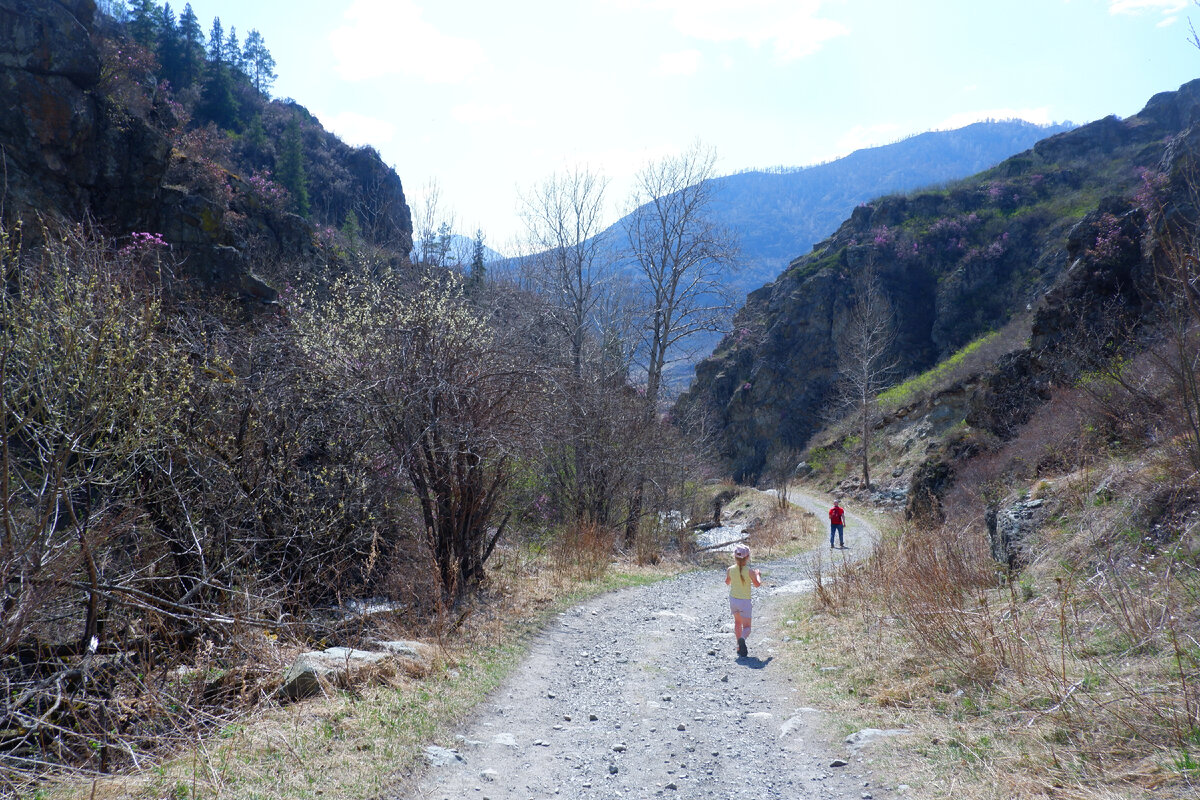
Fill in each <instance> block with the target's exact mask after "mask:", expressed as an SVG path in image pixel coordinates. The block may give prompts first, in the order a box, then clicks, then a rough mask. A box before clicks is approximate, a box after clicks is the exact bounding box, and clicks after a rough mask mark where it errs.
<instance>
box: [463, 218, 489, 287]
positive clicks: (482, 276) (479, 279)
mask: <svg viewBox="0 0 1200 800" xmlns="http://www.w3.org/2000/svg"><path fill="white" fill-rule="evenodd" d="M485 280H487V265H486V264H485V263H484V248H483V228H476V229H475V246H474V247H473V248H472V250H471V274H470V276H469V277H468V278H467V288H468V289H470V290H472V291H474V290H477V289H478V288H479V287H481V286H483V282H484V281H485Z"/></svg>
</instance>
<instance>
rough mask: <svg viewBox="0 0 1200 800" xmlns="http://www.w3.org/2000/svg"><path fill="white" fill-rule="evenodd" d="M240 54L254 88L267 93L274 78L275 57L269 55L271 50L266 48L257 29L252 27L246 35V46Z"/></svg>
mask: <svg viewBox="0 0 1200 800" xmlns="http://www.w3.org/2000/svg"><path fill="white" fill-rule="evenodd" d="M242 55H243V57H244V58H245V60H246V72H247V74H248V75H249V76H250V80H251V82H253V83H254V88H255V89H258V91H260V92H262V93H263V94H267V93H269V92H270V90H271V85H272V84H273V83H275V78H276V75H275V59H274V58H272V57H271V51H270V50H268V49H267V44H266V42H265V41H263V37H262V34H261V33H259V32H258V30H257V29H254V28H252V29H251V30H250V33H249V34H248V35H247V36H246V47H245V49H244V50H243V51H242Z"/></svg>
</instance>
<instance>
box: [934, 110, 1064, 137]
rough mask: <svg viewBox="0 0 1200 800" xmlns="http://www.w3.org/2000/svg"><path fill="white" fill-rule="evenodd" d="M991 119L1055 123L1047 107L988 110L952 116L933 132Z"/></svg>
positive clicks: (1037, 123)
mask: <svg viewBox="0 0 1200 800" xmlns="http://www.w3.org/2000/svg"><path fill="white" fill-rule="evenodd" d="M989 119H1023V120H1025V121H1026V122H1032V123H1034V124H1035V125H1049V124H1051V123H1052V122H1054V120H1053V119H1052V118H1051V116H1050V109H1049V108H1047V107H1045V106H1042V107H1041V108H987V109H980V110H978V111H960V112H959V113H957V114H951V115H950V116H949V117H946V119H944V120H942V121H941V122H939V123H938V124H937V125H934V126H933V130H939V131H952V130H954V129H955V128H962V127H965V126H967V125H970V124H971V123H973V122H983V121H984V120H989Z"/></svg>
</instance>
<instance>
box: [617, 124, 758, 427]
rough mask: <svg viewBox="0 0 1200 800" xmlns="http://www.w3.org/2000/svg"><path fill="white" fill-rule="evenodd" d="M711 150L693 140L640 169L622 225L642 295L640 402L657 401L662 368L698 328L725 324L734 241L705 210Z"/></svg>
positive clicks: (707, 207) (709, 191) (710, 192)
mask: <svg viewBox="0 0 1200 800" xmlns="http://www.w3.org/2000/svg"><path fill="white" fill-rule="evenodd" d="M715 163H716V155H715V153H714V152H713V151H712V150H711V149H706V148H703V147H701V146H700V145H693V146H692V147H691V148H690V149H689V150H688V151H686V152H685V153H683V154H681V155H679V156H674V157H669V158H665V159H663V160H662V161H659V162H656V163H653V164H650V165H648V166H646V167H645V168H644V169H642V171H641V172H639V173H638V175H637V177H636V178H635V184H634V189H633V194H632V197H631V205H633V207H634V211H633V212H632V213H631V214H630V215H629V216H628V217H627V222H626V226H625V234H626V246H627V250H626V257H627V259H628V260H629V262H630V263H631V264H632V265H633V267H634V271H635V273H636V275H637V278H636V280H637V283H638V287H637V288H638V290H639V291H641V292H643V293H644V295H645V299H644V302H645V303H646V312H645V318H644V320H643V334H644V336H645V343H644V344H645V353H646V355H645V358H646V400H647V407H648V409H649V413H653V411H654V409H655V408H656V407H657V403H658V400H659V394H660V392H661V389H662V381H663V371H664V369H665V368H666V367H667V366H668V365H669V364H670V363H671V361H672V359H673V358H674V357H676V356H677V355H678V353H679V351H680V350H681V349H682V348H683V347H684V346H685V345H686V344H687V341H688V339H689V338H691V337H692V336H694V335H695V334H697V333H700V332H702V331H719V330H721V329H722V328H723V327H724V326H725V325H727V324H728V319H729V313H730V311H731V309H732V305H733V304H732V298H731V296H730V294H729V291H728V288H727V287H728V280H729V275H730V272H731V271H732V270H733V269H735V266H736V259H737V249H738V248H737V239H736V236H735V234H734V233H733V232H732V231H730V230H729V229H727V228H723V227H721V226H720V225H719V224H718V223H717V221H716V220H714V219H713V218H712V216H711V205H712V202H713V187H712V183H711V182H710V180H711V179H712V178H713V177H714V174H713V169H714V166H715Z"/></svg>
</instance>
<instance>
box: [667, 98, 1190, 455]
mask: <svg viewBox="0 0 1200 800" xmlns="http://www.w3.org/2000/svg"><path fill="white" fill-rule="evenodd" d="M1197 119H1200V81H1193V82H1192V83H1188V84H1185V85H1184V86H1182V87H1181V88H1180V89H1179V90H1178V91H1177V92H1169V93H1164V94H1160V95H1156V96H1155V97H1154V98H1152V99H1151V101H1150V102H1149V103H1148V104H1147V106H1146V109H1145V110H1144V111H1143V112H1142V113H1140V114H1138V115H1137V116H1135V117H1132V118H1130V119H1128V120H1118V119H1116V118H1114V117H1109V118H1106V119H1103V120H1099V121H1098V122H1094V123H1092V124H1090V125H1085V126H1083V127H1082V128H1079V129H1076V130H1074V131H1070V132H1067V133H1062V134H1059V135H1057V136H1054V137H1051V138H1050V139H1047V140H1044V141H1042V142H1040V143H1038V144H1037V145H1036V146H1035V147H1034V148H1033V149H1031V150H1029V151H1027V152H1025V153H1022V154H1019V155H1017V156H1014V157H1013V158H1011V159H1009V160H1007V161H1005V162H1003V163H1002V164H1000V165H998V166H997V167H996V168H994V169H992V170H989V171H988V172H986V173H982V174H980V175H978V176H976V177H975V178H972V179H968V180H967V181H964V182H962V183H960V184H958V185H955V186H953V187H951V188H949V189H947V190H941V191H929V192H923V193H919V194H916V195H913V196H909V197H887V198H883V199H880V200H877V201H875V202H873V203H870V204H866V205H863V206H860V207H859V208H858V209H856V210H855V212H854V213H853V214H852V215H851V216H850V219H848V220H847V221H846V222H845V223H844V224H843V225H842V226H841V228H840V229H839V230H838V231H837V233H835V234H834V236H832V237H831V238H829V239H827V240H826V241H824V242H822V243H820V244H819V245H817V246H816V247H815V248H814V249H813V251H812V252H811V253H810V254H808V255H806V256H803V257H801V258H797V259H795V260H794V261H793V262H792V263H791V265H790V266H789V268H788V270H787V271H786V272H785V273H784V274H782V275H781V276H780V277H779V278H778V279H777V280H776V281H775V282H774V283H772V284H770V285H768V286H765V287H763V288H762V289H759V290H757V291H755V292H753V293H752V294H750V295H749V297H748V298H747V301H746V305H745V306H744V307H743V308H742V309H741V310H740V311H739V312H738V314H737V315H736V317H735V320H734V324H733V332H732V333H731V334H729V335H728V336H727V337H726V338H725V339H724V340H723V341H722V343H721V345H720V346H719V347H718V348H717V350H716V352H715V353H714V354H713V355H712V356H711V357H710V358H709V359H707V360H705V361H704V362H702V363H701V364H700V365H699V366H698V367H697V369H696V379H695V381H694V382H693V384H692V387H691V388H690V389H689V390H688V391H687V392H686V393H685V394H684V395H683V396H682V397H681V398H680V400H679V402H678V405H677V407H676V409H675V411H674V417H675V418H676V419H677V420H681V421H683V422H684V423H686V422H687V421H688V420H698V419H703V420H704V422H705V425H706V426H707V427H708V428H709V429H710V430H712V429H715V430H717V431H718V443H719V449H720V452H721V454H722V455H723V456H724V458H725V459H726V460H727V463H728V466H729V467H730V468H731V470H732V472H733V473H734V475H735V477H737V478H738V479H753V478H755V477H756V476H757V475H758V474H759V472H760V471H761V469H762V466H763V464H764V463H765V462H766V459H767V457H768V456H769V455H770V453H771V452H772V450H773V449H775V448H800V447H803V446H804V444H805V443H806V442H807V441H808V439H809V437H810V436H811V435H812V434H813V433H814V432H816V431H817V430H818V429H819V428H820V426H821V423H822V421H823V418H822V415H823V412H825V411H826V410H827V409H828V407H829V406H830V405H831V402H832V401H833V400H834V399H835V398H836V396H837V394H838V366H839V350H838V342H839V340H840V339H841V338H842V335H843V332H844V330H845V328H846V325H847V320H848V311H849V309H850V308H851V306H852V304H853V302H854V296H855V292H856V286H858V285H859V283H860V282H859V277H860V276H861V275H862V274H863V273H864V272H865V271H866V270H868V268H869V269H871V270H872V271H873V272H874V273H875V275H876V276H877V283H878V285H879V287H880V288H881V289H882V291H883V292H884V293H885V294H886V296H887V297H888V298H889V300H890V305H891V308H892V311H893V313H894V315H895V323H896V324H895V328H896V339H895V344H894V346H893V351H892V356H893V357H894V358H895V361H896V364H897V368H896V372H895V374H896V376H897V377H903V376H905V375H910V374H914V373H917V372H919V371H921V370H924V369H927V368H929V367H930V366H933V365H934V364H936V363H938V362H939V361H941V360H942V359H944V358H946V357H948V356H950V355H952V354H953V353H954V352H955V351H956V350H958V349H959V348H961V347H963V346H964V345H966V344H968V343H969V342H970V341H972V340H973V339H974V338H976V337H978V336H980V335H981V334H983V333H985V332H987V331H989V330H994V329H997V328H999V327H1000V326H1002V325H1003V324H1004V323H1005V322H1007V321H1008V320H1009V319H1010V318H1011V317H1012V316H1013V315H1014V314H1016V313H1018V312H1023V311H1025V310H1027V309H1032V308H1035V307H1039V306H1040V310H1039V312H1038V315H1037V319H1036V322H1035V326H1034V335H1033V342H1032V347H1031V350H1032V351H1033V352H1032V353H1024V354H1020V353H1018V354H1015V355H1014V356H1012V357H1010V358H1009V360H1008V362H1006V363H1005V364H1002V365H1001V367H1000V370H999V372H998V373H997V375H996V376H995V377H994V378H993V379H992V380H990V381H989V382H988V384H987V385H986V386H985V387H984V390H983V392H982V393H981V394H980V396H979V398H978V399H977V401H976V402H975V403H974V408H973V411H972V414H973V415H974V417H973V418H972V420H971V424H973V425H978V426H980V427H982V428H984V429H986V430H989V431H992V432H994V433H996V434H997V435H1000V436H1004V435H1005V432H1006V430H1009V429H1011V427H1012V426H1013V425H1015V424H1019V422H1020V421H1021V420H1022V419H1023V418H1026V417H1027V414H1028V413H1029V411H1030V410H1031V409H1032V408H1034V407H1036V404H1037V402H1039V396H1040V395H1039V393H1041V392H1044V386H1045V380H1044V379H1043V378H1044V377H1045V375H1048V374H1049V373H1048V371H1049V370H1051V369H1052V367H1051V365H1050V363H1049V362H1048V361H1046V360H1045V359H1041V360H1039V358H1038V356H1037V352H1044V351H1046V350H1047V348H1051V347H1053V348H1056V355H1055V359H1054V360H1055V364H1054V366H1053V369H1054V370H1061V369H1064V368H1069V364H1067V363H1066V362H1065V361H1064V359H1065V358H1066V355H1065V354H1066V353H1067V351H1068V349H1069V348H1068V347H1067V342H1066V340H1067V339H1068V338H1071V337H1073V336H1076V335H1077V334H1078V332H1079V330H1080V329H1081V327H1082V328H1086V327H1087V324H1089V320H1090V323H1094V327H1095V331H1096V335H1098V336H1105V335H1109V334H1111V333H1112V331H1111V330H1107V332H1106V331H1105V330H1101V328H1103V327H1104V326H1105V325H1109V324H1110V322H1111V313H1110V312H1111V308H1106V307H1104V304H1102V303H1097V302H1094V300H1095V298H1097V297H1105V298H1116V300H1117V302H1118V303H1119V304H1120V305H1121V307H1122V308H1123V309H1126V310H1128V311H1130V312H1131V313H1132V312H1136V309H1137V308H1138V307H1139V305H1140V304H1141V303H1143V302H1144V301H1145V291H1144V289H1145V286H1146V276H1147V274H1148V269H1147V267H1146V265H1145V263H1144V262H1143V259H1142V255H1141V240H1140V234H1139V233H1138V231H1139V229H1140V228H1139V226H1140V225H1141V219H1140V217H1139V213H1140V212H1138V210H1137V209H1136V208H1134V206H1133V205H1132V204H1131V203H1130V202H1129V200H1123V199H1121V198H1129V197H1131V196H1132V195H1133V194H1134V193H1135V192H1136V191H1137V190H1138V189H1139V187H1140V184H1141V181H1142V175H1141V173H1140V171H1141V170H1147V169H1148V170H1161V169H1164V166H1163V164H1164V160H1165V159H1166V158H1167V157H1168V156H1169V155H1170V153H1171V152H1172V151H1181V152H1191V145H1190V140H1191V138H1192V137H1193V136H1195V134H1192V133H1185V131H1187V130H1188V126H1190V125H1192V124H1193V123H1194V122H1196V121H1197ZM1197 152H1200V151H1197ZM1176 160H1178V159H1177V158H1176ZM1105 198H1107V199H1105ZM1102 226H1103V227H1104V229H1105V230H1104V231H1103V232H1101V231H1100V228H1101V227H1102ZM1102 233H1103V237H1106V239H1105V241H1106V242H1107V244H1106V246H1105V248H1106V252H1105V253H1104V254H1103V257H1100V256H1099V255H1097V252H1096V251H1098V250H1099V245H1098V244H1097V243H1098V242H1099V241H1100V239H1101V238H1103V237H1102ZM1039 375H1041V376H1042V377H1039Z"/></svg>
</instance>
